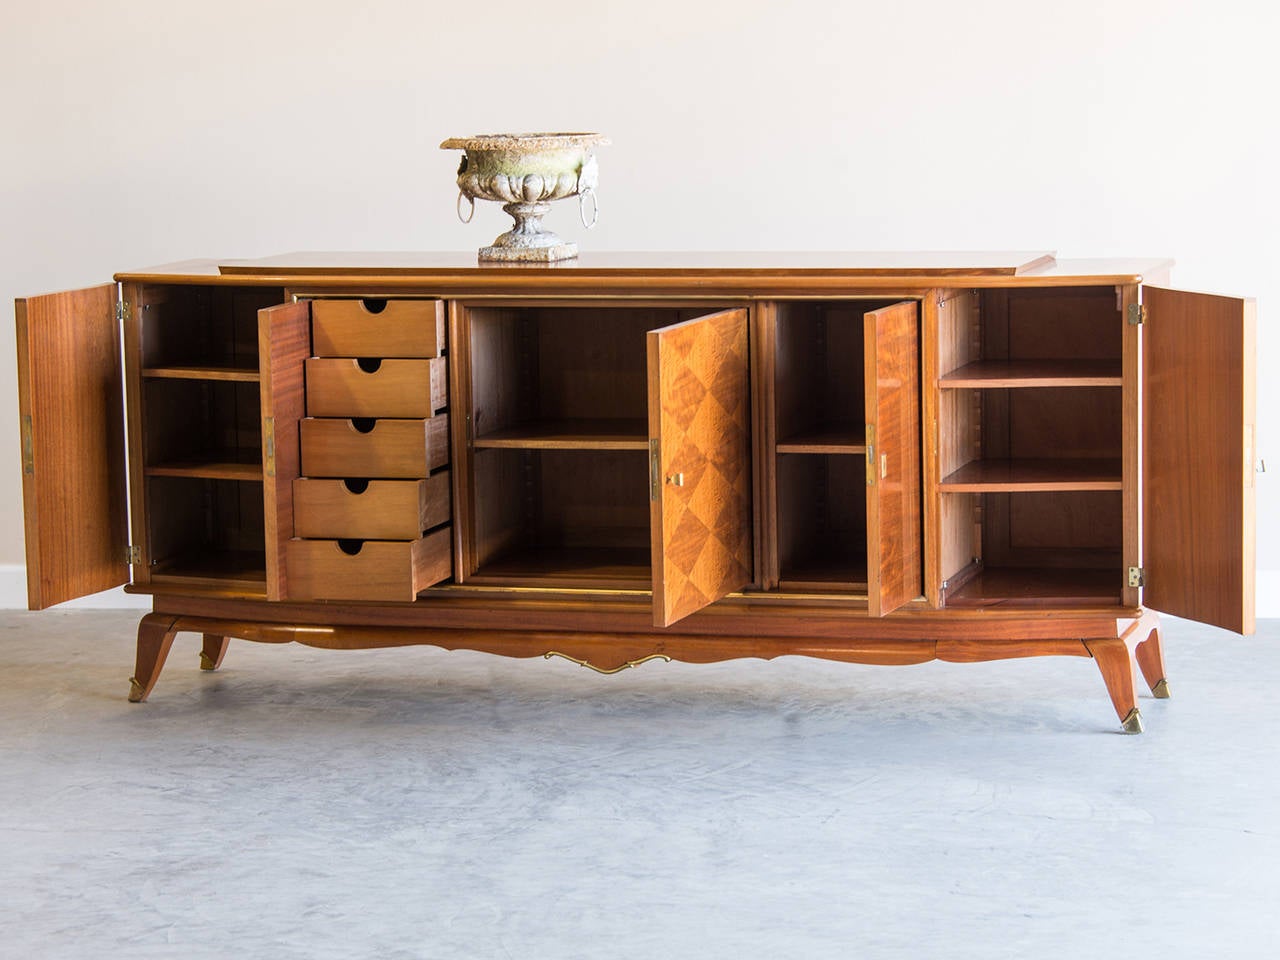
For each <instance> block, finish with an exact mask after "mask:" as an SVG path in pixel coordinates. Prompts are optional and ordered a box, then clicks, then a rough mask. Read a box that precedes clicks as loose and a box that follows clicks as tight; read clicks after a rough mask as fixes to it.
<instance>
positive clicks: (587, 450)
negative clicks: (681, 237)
mask: <svg viewBox="0 0 1280 960" xmlns="http://www.w3.org/2000/svg"><path fill="white" fill-rule="evenodd" d="M707 312H708V309H707V308H704V307H690V308H682V307H645V306H635V307H630V306H608V307H600V306H552V305H545V306H518V307H510V306H475V305H473V306H468V307H467V308H466V309H465V312H464V316H465V318H466V327H467V330H468V333H469V346H470V350H469V354H470V367H469V371H468V372H469V381H470V403H471V411H470V412H471V431H472V441H473V442H472V446H473V450H474V455H473V460H472V483H473V489H474V497H473V499H472V504H471V509H472V516H473V525H472V526H473V538H474V539H473V549H472V556H471V564H470V569H469V570H468V571H467V579H468V581H469V582H472V583H489V582H495V583H507V582H515V581H519V582H521V583H547V584H554V585H559V586H586V587H589V586H612V587H622V586H632V587H636V588H643V587H647V586H648V585H649V583H650V582H651V578H652V572H651V563H650V534H649V486H648V482H649V474H648V449H649V444H648V437H649V422H648V411H649V407H648V402H649V401H648V363H647V348H646V334H647V333H648V331H650V330H654V329H658V328H660V327H665V326H669V325H671V324H675V323H680V322H683V321H685V320H689V319H692V318H694V317H697V316H700V315H702V314H705V313H707Z"/></svg>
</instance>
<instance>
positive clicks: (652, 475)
mask: <svg viewBox="0 0 1280 960" xmlns="http://www.w3.org/2000/svg"><path fill="white" fill-rule="evenodd" d="M661 459H662V458H661V455H660V451H659V448H658V441H657V440H650V441H649V499H650V500H655V501H656V500H659V499H660V498H661V497H662V463H661V462H660V461H661Z"/></svg>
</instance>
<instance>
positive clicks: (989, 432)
mask: <svg viewBox="0 0 1280 960" xmlns="http://www.w3.org/2000/svg"><path fill="white" fill-rule="evenodd" d="M985 392H986V393H987V394H988V395H989V396H990V395H993V394H1004V395H1006V396H1005V398H1004V399H1005V401H1006V404H1007V410H1008V420H1007V430H1008V451H1009V452H1008V453H1007V454H1001V456H1009V457H1012V458H1015V459H1016V458H1041V457H1047V458H1062V457H1119V456H1120V454H1121V450H1122V448H1123V428H1124V423H1123V419H1122V407H1121V401H1122V399H1123V394H1122V393H1121V390H1120V388H1119V387H1044V388H1039V389H1035V390H1000V391H994V390H988V391H985ZM988 409H989V410H992V412H993V413H994V414H995V415H997V416H998V415H999V414H998V412H997V410H998V405H997V404H989V405H988ZM998 432H999V424H996V423H993V424H989V425H988V427H987V429H985V430H984V431H983V435H984V438H988V439H989V440H992V441H995V440H996V438H997V437H998ZM990 455H991V454H990V453H988V456H990Z"/></svg>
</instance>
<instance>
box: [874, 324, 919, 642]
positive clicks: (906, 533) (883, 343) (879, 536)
mask: <svg viewBox="0 0 1280 960" xmlns="http://www.w3.org/2000/svg"><path fill="white" fill-rule="evenodd" d="M863 343H864V350H865V352H864V354H863V355H864V357H865V361H864V362H865V365H866V369H865V382H866V411H867V605H868V609H869V612H870V614H871V616H873V617H883V616H884V615H885V614H887V613H892V612H893V611H894V610H896V609H898V607H900V606H902V605H903V604H904V603H906V602H907V601H909V600H914V599H915V598H916V597H918V596H920V594H921V589H922V579H921V578H922V574H921V563H922V545H921V510H922V509H923V504H922V501H921V491H920V482H921V481H920V311H919V304H917V303H916V302H915V301H906V302H903V303H895V304H894V305H892V306H889V307H883V308H882V309H880V310H872V311H870V312H869V313H867V314H865V315H864V318H863Z"/></svg>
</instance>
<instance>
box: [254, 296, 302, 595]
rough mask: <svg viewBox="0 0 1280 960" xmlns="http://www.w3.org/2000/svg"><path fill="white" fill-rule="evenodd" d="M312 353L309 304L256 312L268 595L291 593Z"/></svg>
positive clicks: (298, 303) (293, 304)
mask: <svg viewBox="0 0 1280 960" xmlns="http://www.w3.org/2000/svg"><path fill="white" fill-rule="evenodd" d="M310 355H311V303H310V302H309V301H307V300H299V301H297V302H296V303H285V304H281V305H280V306H278V307H268V308H267V309H265V310H259V311H258V367H259V370H258V372H259V374H260V375H261V386H262V392H261V399H262V496H263V521H264V533H265V539H266V548H267V599H268V600H285V599H287V598H288V596H289V571H288V568H287V566H286V564H285V554H286V548H287V546H288V543H289V538H290V537H292V536H293V481H294V480H295V479H297V477H298V476H299V474H300V472H301V465H302V455H301V448H300V446H299V440H298V422H299V421H300V420H302V418H303V417H305V416H306V415H307V414H306V395H305V394H304V393H303V375H304V370H305V368H306V362H307V357H309V356H310Z"/></svg>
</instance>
